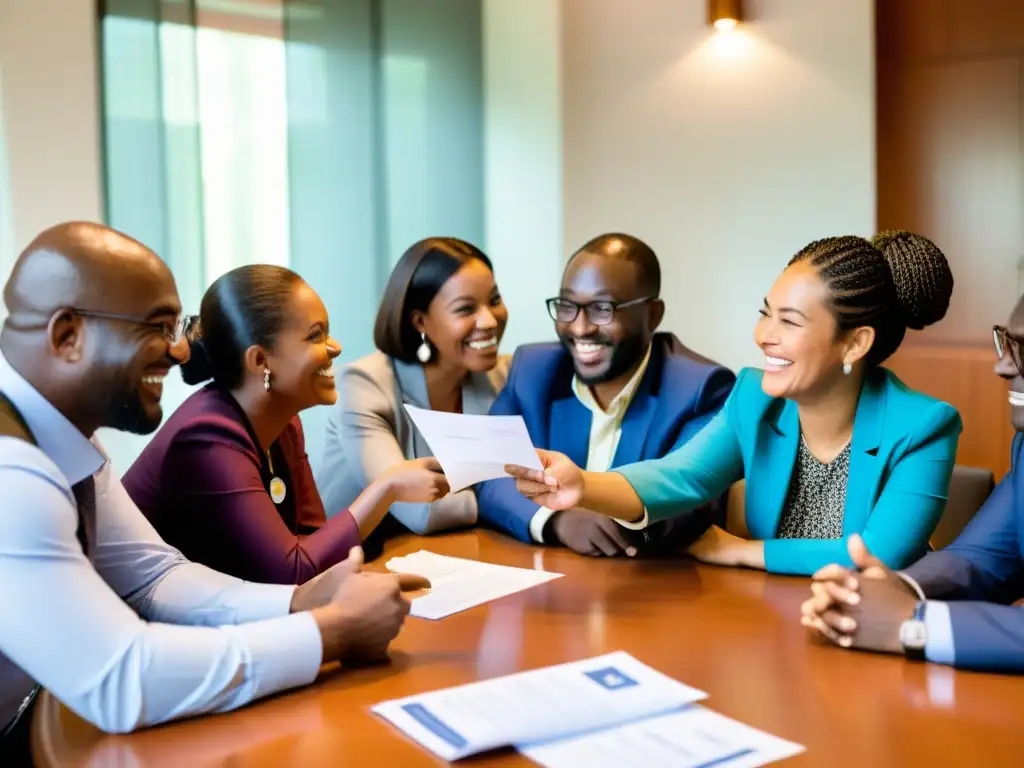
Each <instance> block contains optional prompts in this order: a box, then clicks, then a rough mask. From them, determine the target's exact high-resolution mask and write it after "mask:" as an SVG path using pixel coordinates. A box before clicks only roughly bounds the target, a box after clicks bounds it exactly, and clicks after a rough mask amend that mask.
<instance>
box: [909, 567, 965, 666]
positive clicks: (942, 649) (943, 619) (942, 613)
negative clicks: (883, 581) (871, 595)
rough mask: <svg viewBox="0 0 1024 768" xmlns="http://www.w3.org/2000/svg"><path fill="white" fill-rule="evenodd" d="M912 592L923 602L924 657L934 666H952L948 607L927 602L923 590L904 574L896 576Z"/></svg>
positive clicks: (951, 639) (951, 636) (951, 626)
mask: <svg viewBox="0 0 1024 768" xmlns="http://www.w3.org/2000/svg"><path fill="white" fill-rule="evenodd" d="M898 575H899V576H900V578H902V579H903V580H904V581H905V582H907V584H909V585H910V586H911V587H912V588H913V590H914V592H916V593H917V599H918V600H923V601H925V608H924V626H925V631H926V632H927V639H926V640H925V644H924V656H925V658H926V659H928V661H931V662H933V663H935V664H952V663H953V661H954V659H955V658H956V656H955V652H954V648H953V622H952V621H951V620H950V618H949V606H947V605H946V604H945V603H943V602H940V601H938V600H928V599H926V598H925V596H924V590H922V589H921V586H920V585H919V584H918V583H917V582H916V581H914V579H912V578H911V577H910V576H908V575H907V574H905V573H900V574H898Z"/></svg>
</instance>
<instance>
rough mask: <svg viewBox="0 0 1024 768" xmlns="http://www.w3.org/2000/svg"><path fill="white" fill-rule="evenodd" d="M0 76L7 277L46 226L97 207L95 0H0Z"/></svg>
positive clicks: (92, 214)
mask: <svg viewBox="0 0 1024 768" xmlns="http://www.w3.org/2000/svg"><path fill="white" fill-rule="evenodd" d="M0 77H2V79H3V80H2V87H0V98H2V99H3V103H2V105H0V116H2V120H3V128H2V129H0V130H2V133H3V140H4V142H5V143H6V151H7V182H8V186H7V187H5V189H4V193H5V197H6V198H7V199H6V200H5V201H4V206H3V208H0V213H2V214H3V215H5V216H7V215H9V216H10V220H9V221H8V222H6V223H5V228H6V229H8V230H9V232H10V242H6V241H4V242H3V243H2V247H3V251H2V253H0V257H2V263H3V265H2V266H3V268H2V269H0V278H2V279H3V280H4V281H6V277H7V270H9V269H10V265H11V264H12V263H13V261H14V258H15V256H16V255H17V253H18V252H19V251H20V250H21V249H22V248H24V246H26V245H27V244H28V243H29V242H30V241H31V240H32V238H33V237H35V235H37V234H38V233H39V232H41V231H42V230H43V229H46V228H47V227H49V226H51V225H53V224H57V223H59V222H61V221H66V220H71V219H88V220H93V221H95V220H98V219H99V218H100V217H101V215H102V210H103V203H102V197H101V190H102V185H101V181H100V178H101V177H100V174H101V169H100V139H99V100H98V95H97V87H96V3H95V2H94V0H32V1H31V2H25V0H0Z"/></svg>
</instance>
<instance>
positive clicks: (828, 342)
mask: <svg viewBox="0 0 1024 768" xmlns="http://www.w3.org/2000/svg"><path fill="white" fill-rule="evenodd" d="M828 300H829V292H828V287H827V286H826V285H825V283H824V282H822V280H821V278H819V277H818V274H817V272H816V271H815V269H814V268H813V267H811V266H810V265H808V264H807V263H806V262H802V261H799V262H796V263H794V264H792V265H791V266H789V267H787V268H786V270H785V271H784V272H783V273H782V275H781V276H780V277H779V279H778V280H776V281H775V284H774V285H773V286H772V289H771V291H769V293H768V295H767V296H766V297H765V300H764V307H763V308H762V309H761V319H760V320H759V321H758V323H757V326H756V327H755V329H754V342H755V343H756V344H757V346H759V347H760V348H761V350H762V351H763V352H764V354H765V366H764V370H765V375H764V378H763V380H762V384H761V386H762V388H763V389H764V391H765V393H766V394H768V395H771V396H772V397H785V398H789V399H790V400H796V401H799V400H801V399H803V398H809V397H814V396H816V395H818V394H820V393H822V392H825V391H828V389H829V388H831V387H832V386H833V385H834V384H836V383H837V381H838V380H839V379H840V377H842V376H843V371H842V367H843V364H844V363H845V362H849V363H851V364H856V363H857V362H858V361H859V360H860V359H861V358H862V357H863V355H864V354H866V352H867V350H868V348H870V346H871V341H872V340H873V338H874V336H873V331H872V330H871V329H869V328H860V329H856V330H854V331H850V332H845V333H840V332H838V326H837V324H836V319H835V316H834V315H833V313H832V310H831V309H830V308H829V304H828Z"/></svg>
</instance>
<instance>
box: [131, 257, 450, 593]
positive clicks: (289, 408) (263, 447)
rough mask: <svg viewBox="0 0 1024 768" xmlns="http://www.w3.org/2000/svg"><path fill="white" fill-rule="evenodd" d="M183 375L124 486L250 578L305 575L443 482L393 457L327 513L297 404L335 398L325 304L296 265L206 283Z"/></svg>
mask: <svg viewBox="0 0 1024 768" xmlns="http://www.w3.org/2000/svg"><path fill="white" fill-rule="evenodd" d="M189 336H190V337H191V356H190V358H189V359H188V361H187V362H186V363H185V364H183V365H182V377H183V378H184V380H185V382H186V383H187V384H198V383H201V382H204V381H208V380H210V379H212V381H211V382H210V383H209V384H207V385H206V386H205V387H203V388H202V389H200V390H198V391H196V392H194V393H193V394H192V395H191V396H190V397H189V398H188V399H187V400H185V402H184V403H182V405H181V406H180V407H179V408H178V409H177V411H175V413H174V414H173V415H172V416H171V417H170V418H169V419H168V420H167V421H166V422H165V423H164V425H163V426H162V427H161V428H160V430H159V431H158V432H157V434H156V435H155V436H154V438H153V440H152V441H151V442H150V443H149V445H148V446H147V447H146V449H145V450H144V451H143V452H142V454H141V455H140V456H139V458H138V459H137V460H136V461H135V463H134V464H133V465H132V467H131V468H130V469H129V470H128V472H127V474H126V475H125V477H124V486H125V488H126V489H127V490H128V493H129V495H130V496H131V497H132V499H134V501H135V503H136V504H137V505H138V507H139V508H140V509H141V510H142V512H143V513H144V514H145V515H146V517H148V518H149V520H150V522H151V523H153V525H154V527H155V528H156V529H157V531H158V532H159V533H160V535H161V536H163V538H164V540H165V541H167V543H168V544H171V545H172V546H174V547H177V548H178V549H180V550H181V551H182V553H183V554H184V555H185V556H186V557H188V558H189V559H190V560H193V561H195V562H199V563H203V564H204V565H208V566H210V567H211V568H214V569H216V570H218V571H222V572H223V573H227V574H230V575H232V576H237V577H239V578H242V579H246V580H249V581H258V582H271V583H281V584H301V583H303V582H305V581H307V580H309V579H310V578H312V577H313V576H316V575H317V574H319V573H321V572H322V571H324V570H326V569H327V568H330V567H331V566H332V565H334V564H336V563H338V562H340V561H342V560H344V559H345V558H346V557H347V556H348V553H349V550H350V549H351V548H353V547H355V546H359V545H360V543H361V542H362V541H363V540H364V539H365V538H366V537H367V536H368V535H369V534H370V533H371V532H372V531H373V529H374V528H375V527H376V526H377V524H378V523H379V522H380V520H381V518H382V517H383V516H384V515H385V514H386V513H387V510H388V508H389V507H390V506H391V504H393V503H394V502H396V501H405V502H421V503H426V502H431V501H436V500H437V499H440V498H442V497H443V496H444V495H445V494H446V493H447V491H448V485H447V482H446V480H445V478H444V475H443V474H441V473H440V471H439V470H440V468H439V466H438V465H437V462H436V461H434V460H432V459H423V460H416V461H409V462H397V463H395V464H394V465H392V466H390V467H388V469H387V471H381V472H380V473H378V474H376V475H375V476H374V478H373V480H372V481H371V482H369V483H367V485H366V488H365V489H363V491H362V492H361V493H360V494H358V495H357V496H355V497H353V499H351V501H350V503H348V504H346V505H345V506H344V507H336V508H332V512H335V513H336V514H334V515H332V517H331V519H330V520H328V519H327V517H326V514H325V511H324V505H323V502H322V501H321V498H320V495H319V494H318V493H317V488H316V485H315V484H314V482H313V475H312V470H311V469H310V465H309V458H308V456H307V455H306V447H305V437H304V435H303V431H302V422H301V421H300V420H299V413H300V412H301V411H303V410H305V409H306V408H312V407H313V406H316V405H331V404H333V403H334V402H335V401H336V400H337V399H338V393H337V390H336V389H335V381H334V359H335V358H336V357H337V356H338V355H339V354H341V347H340V346H339V345H338V343H337V342H336V341H335V340H334V339H333V338H331V335H330V326H329V323H328V318H327V310H326V308H325V307H324V304H323V302H322V301H321V300H320V297H319V296H317V294H316V292H315V291H313V289H312V288H310V287H309V286H308V285H307V284H306V283H305V282H304V281H303V280H302V278H300V277H299V276H298V275H297V274H295V273H294V272H292V271H291V270H290V269H286V268H284V267H278V266H272V265H267V264H256V265H250V266H244V267H239V268H237V269H233V270H231V271H230V272H228V273H227V274H225V275H223V276H221V277H220V278H218V279H217V280H216V282H214V283H213V285H211V286H210V288H209V290H208V291H207V292H206V295H205V296H204V297H203V301H202V307H201V309H200V313H199V317H198V323H197V324H196V326H195V327H193V328H191V329H190V331H189Z"/></svg>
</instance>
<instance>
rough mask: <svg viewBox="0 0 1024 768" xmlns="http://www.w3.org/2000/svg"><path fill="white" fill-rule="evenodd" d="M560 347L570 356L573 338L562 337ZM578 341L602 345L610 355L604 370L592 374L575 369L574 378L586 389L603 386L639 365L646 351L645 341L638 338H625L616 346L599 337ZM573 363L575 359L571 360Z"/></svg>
mask: <svg viewBox="0 0 1024 768" xmlns="http://www.w3.org/2000/svg"><path fill="white" fill-rule="evenodd" d="M560 338H561V342H562V346H564V347H565V349H566V350H567V351H568V352H569V354H570V355H571V354H572V343H573V338H572V337H571V336H562V337H560ZM580 341H589V342H592V343H594V344H604V345H605V346H610V347H611V350H612V353H611V355H610V356H609V358H608V362H607V363H606V364H605V366H604V368H603V369H601V370H598V371H595V372H593V373H585V372H581V371H580V370H579V368H577V369H576V376H577V378H579V380H580V381H581V382H582V383H583V384H585V385H586V386H588V387H592V386H594V385H595V384H603V383H605V382H606V381H613V380H615V379H617V378H619V377H620V376H622V375H623V374H625V373H627V372H628V371H629V369H630V368H632V367H633V366H635V365H636V364H637V363H639V362H640V361H641V360H642V359H643V356H644V353H645V352H646V351H647V341H646V340H645V339H644V338H642V337H640V336H627V337H626V338H624V339H623V340H622V341H620V342H619V343H618V344H611V343H610V342H609V340H608V339H606V338H604V337H603V336H600V335H595V336H591V337H588V338H586V339H580ZM573 361H574V362H575V358H573Z"/></svg>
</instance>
